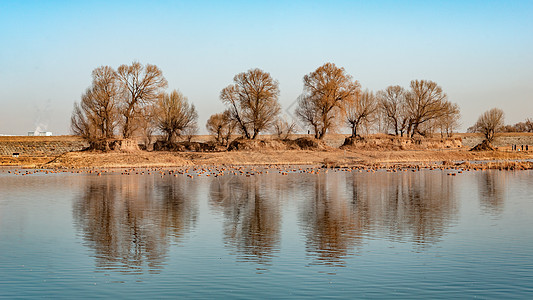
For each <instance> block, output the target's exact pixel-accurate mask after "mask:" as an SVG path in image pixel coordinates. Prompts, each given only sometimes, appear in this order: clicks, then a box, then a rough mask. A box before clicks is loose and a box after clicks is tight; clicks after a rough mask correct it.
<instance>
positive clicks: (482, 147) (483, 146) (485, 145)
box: [470, 140, 495, 151]
mask: <svg viewBox="0 0 533 300" xmlns="http://www.w3.org/2000/svg"><path fill="white" fill-rule="evenodd" d="M494 150H495V149H494V146H492V144H491V143H490V142H489V141H487V140H483V142H481V143H480V144H477V145H476V146H475V147H474V148H472V149H470V151H494Z"/></svg>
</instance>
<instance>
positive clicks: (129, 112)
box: [117, 62, 167, 138]
mask: <svg viewBox="0 0 533 300" xmlns="http://www.w3.org/2000/svg"><path fill="white" fill-rule="evenodd" d="M117 77H118V80H119V82H120V86H121V90H122V101H121V115H122V117H123V127H122V135H123V137H124V138H131V137H132V136H133V134H134V132H135V130H137V129H138V128H137V126H136V124H135V119H136V118H139V116H140V111H141V109H142V108H143V107H144V106H147V105H150V104H152V103H154V102H156V101H157V99H159V98H160V97H161V95H162V93H163V89H164V88H166V87H167V80H166V79H165V77H163V72H162V71H161V70H160V69H159V68H158V67H157V66H155V65H150V64H147V65H146V66H143V65H142V64H140V63H139V62H133V63H132V64H131V66H128V65H121V66H120V67H118V70H117Z"/></svg>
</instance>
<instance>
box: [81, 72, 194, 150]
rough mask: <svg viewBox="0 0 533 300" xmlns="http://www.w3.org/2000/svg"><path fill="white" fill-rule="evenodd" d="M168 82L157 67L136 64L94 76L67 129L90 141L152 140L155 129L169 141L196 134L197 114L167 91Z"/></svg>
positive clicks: (183, 101) (174, 94)
mask: <svg viewBox="0 0 533 300" xmlns="http://www.w3.org/2000/svg"><path fill="white" fill-rule="evenodd" d="M167 86H168V83H167V80H166V79H165V77H164V76H163V72H162V71H161V70H160V69H159V68H158V67H157V66H155V65H150V64H147V65H146V66H143V65H142V64H141V63H139V62H133V63H132V64H131V65H121V66H119V67H118V69H117V70H114V69H113V68H112V67H110V66H102V67H98V68H96V69H95V70H94V71H93V72H92V84H91V86H90V87H89V88H87V90H86V91H85V93H84V94H83V95H82V96H81V101H80V102H79V103H75V104H74V110H73V112H72V117H71V128H72V131H73V133H74V134H76V135H80V136H82V137H84V138H85V139H87V140H88V141H89V142H90V143H92V144H94V143H97V142H101V141H104V142H105V143H104V144H106V145H107V142H109V141H110V140H112V139H115V138H117V137H122V138H125V139H128V138H132V137H133V136H135V135H144V136H150V135H151V133H152V132H154V131H155V130H159V132H161V133H162V134H163V135H164V136H165V139H166V140H167V141H173V140H174V139H175V138H176V137H178V136H180V135H182V134H184V133H186V132H195V130H196V128H197V120H198V114H197V112H196V109H195V107H194V105H193V104H189V103H188V100H187V98H186V97H185V96H183V94H181V93H180V92H179V91H177V90H174V91H172V92H171V93H166V92H165V89H166V88H167Z"/></svg>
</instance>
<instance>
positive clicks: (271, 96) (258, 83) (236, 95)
mask: <svg viewBox="0 0 533 300" xmlns="http://www.w3.org/2000/svg"><path fill="white" fill-rule="evenodd" d="M233 81H234V84H233V85H229V86H228V87H226V88H224V89H223V90H222V91H221V92H220V99H221V100H222V102H223V103H224V104H226V105H227V106H228V111H229V113H230V116H231V118H232V119H233V120H234V121H235V122H236V123H237V124H238V129H239V130H240V131H241V133H242V134H243V136H244V137H246V138H249V139H255V138H256V137H257V135H258V134H259V133H260V132H261V131H264V130H268V129H269V128H270V127H271V126H272V123H273V122H274V120H275V118H276V116H277V115H278V114H279V113H280V111H281V106H280V105H279V103H278V97H279V83H278V82H277V81H276V80H274V79H273V78H272V77H271V76H270V74H269V73H267V72H264V71H262V70H260V69H251V70H248V71H247V72H243V73H239V74H237V75H235V77H234V78H233Z"/></svg>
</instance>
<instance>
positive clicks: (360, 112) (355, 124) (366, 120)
mask: <svg viewBox="0 0 533 300" xmlns="http://www.w3.org/2000/svg"><path fill="white" fill-rule="evenodd" d="M377 108H378V105H377V100H376V97H375V96H374V93H372V92H370V91H368V90H365V91H364V92H363V93H358V94H357V95H355V96H354V97H351V98H348V100H347V101H346V103H345V108H344V109H345V112H346V123H348V125H349V126H350V127H351V129H352V136H353V137H355V136H357V132H358V130H359V128H360V127H361V125H363V124H366V125H369V124H371V123H373V122H374V116H375V114H376V112H377Z"/></svg>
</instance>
